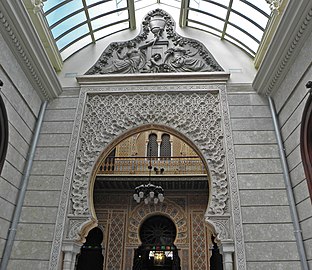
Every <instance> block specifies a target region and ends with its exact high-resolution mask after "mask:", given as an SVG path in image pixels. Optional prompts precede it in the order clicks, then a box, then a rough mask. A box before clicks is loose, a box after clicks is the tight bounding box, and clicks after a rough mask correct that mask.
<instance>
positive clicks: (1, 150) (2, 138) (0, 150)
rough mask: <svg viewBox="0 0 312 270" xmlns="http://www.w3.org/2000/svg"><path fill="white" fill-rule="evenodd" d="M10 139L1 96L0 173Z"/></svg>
mask: <svg viewBox="0 0 312 270" xmlns="http://www.w3.org/2000/svg"><path fill="white" fill-rule="evenodd" d="M0 82H1V81H0ZM1 84H2V82H1ZM8 138H9V128H8V117H7V113H6V109H5V105H4V102H3V100H2V97H1V96H0V173H1V171H2V168H3V164H4V161H5V156H6V152H7V148H8Z"/></svg>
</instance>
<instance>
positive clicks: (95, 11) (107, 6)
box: [88, 0, 127, 19]
mask: <svg viewBox="0 0 312 270" xmlns="http://www.w3.org/2000/svg"><path fill="white" fill-rule="evenodd" d="M126 6H127V2H126V1H120V3H119V5H118V8H124V7H126ZM116 8H117V2H116V1H115V0H114V1H108V2H106V3H103V4H100V5H96V6H94V7H92V8H89V9H88V11H89V15H90V18H91V19H92V18H94V17H96V16H98V15H101V14H104V13H107V12H110V11H113V10H115V9H116Z"/></svg>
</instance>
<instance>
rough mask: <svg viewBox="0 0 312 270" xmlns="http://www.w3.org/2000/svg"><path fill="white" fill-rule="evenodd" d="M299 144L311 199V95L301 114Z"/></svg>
mask: <svg viewBox="0 0 312 270" xmlns="http://www.w3.org/2000/svg"><path fill="white" fill-rule="evenodd" d="M300 146H301V157H302V163H303V167H304V171H305V175H306V180H307V185H308V188H309V193H310V199H311V201H312V95H311V93H310V94H309V97H308V99H307V101H306V105H305V108H304V111H303V114H302V120H301V133H300Z"/></svg>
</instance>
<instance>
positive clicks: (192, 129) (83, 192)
mask: <svg viewBox="0 0 312 270" xmlns="http://www.w3.org/2000/svg"><path fill="white" fill-rule="evenodd" d="M189 112H193V113H192V114H190V113H189ZM199 119H201V120H200V121H199ZM150 123H155V124H156V125H157V124H158V125H160V126H168V127H169V129H170V128H171V129H173V130H177V132H179V133H181V134H184V136H185V137H187V138H189V140H190V141H191V142H192V143H193V145H195V146H196V148H197V149H198V150H199V152H200V153H201V155H202V157H203V158H204V159H205V162H206V164H207V165H208V168H209V172H210V177H211V182H212V184H211V185H210V189H211V190H210V194H211V195H210V205H209V208H208V213H209V214H212V215H222V214H224V212H225V211H226V204H227V199H228V191H227V180H226V171H225V149H224V145H223V144H224V143H223V137H224V136H223V133H222V127H221V109H220V99H219V93H218V92H217V91H213V92H203V93H196V94H195V93H171V94H157V93H154V94H108V95H107V94H90V95H89V96H88V100H87V101H86V110H85V113H84V122H83V127H82V130H81V136H80V149H79V153H78V157H77V163H76V168H75V175H74V179H73V189H72V196H71V201H72V207H71V210H72V214H73V215H75V216H79V215H92V212H91V209H90V201H88V199H87V198H88V197H89V198H90V195H88V191H89V189H90V188H91V189H92V187H89V185H90V179H91V174H92V167H93V165H94V164H95V163H96V161H97V160H98V159H99V157H100V155H101V152H102V150H103V148H105V147H107V146H108V145H109V144H110V143H111V141H113V140H115V139H116V138H118V136H122V134H123V133H125V131H126V130H128V129H133V127H140V126H143V125H148V124H150ZM93 171H94V170H93Z"/></svg>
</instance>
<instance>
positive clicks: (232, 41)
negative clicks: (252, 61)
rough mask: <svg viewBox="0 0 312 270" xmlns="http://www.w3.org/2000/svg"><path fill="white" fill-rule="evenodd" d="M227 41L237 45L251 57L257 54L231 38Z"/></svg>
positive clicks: (226, 38) (227, 38)
mask: <svg viewBox="0 0 312 270" xmlns="http://www.w3.org/2000/svg"><path fill="white" fill-rule="evenodd" d="M225 40H228V41H230V42H231V43H233V44H235V45H236V46H237V47H239V48H241V49H242V50H244V51H245V52H247V53H249V54H250V55H251V56H253V57H254V56H255V53H254V52H253V51H251V50H249V49H248V48H246V47H245V46H243V45H242V44H240V43H238V42H237V41H236V40H234V39H232V38H231V37H229V36H226V37H225Z"/></svg>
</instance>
